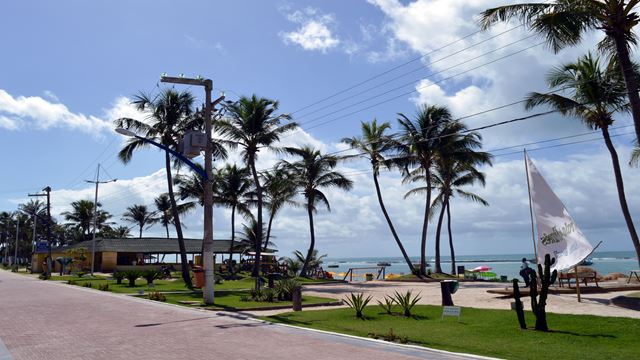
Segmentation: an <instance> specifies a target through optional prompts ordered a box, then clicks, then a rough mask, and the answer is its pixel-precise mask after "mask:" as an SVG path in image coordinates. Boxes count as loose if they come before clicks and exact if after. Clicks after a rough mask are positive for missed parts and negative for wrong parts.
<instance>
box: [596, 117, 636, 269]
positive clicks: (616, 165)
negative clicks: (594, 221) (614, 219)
mask: <svg viewBox="0 0 640 360" xmlns="http://www.w3.org/2000/svg"><path fill="white" fill-rule="evenodd" d="M602 136H603V137H604V142H605V144H606V145H607V149H609V153H611V162H612V163H613V173H614V174H615V177H616V186H617V188H618V199H619V200H620V207H621V208H622V215H623V216H624V221H625V222H626V223H627V228H628V229H629V235H630V236H631V242H633V247H634V248H635V250H636V255H637V258H638V263H639V264H640V240H638V233H637V232H636V228H635V226H634V225H633V219H632V218H631V213H630V212H629V206H628V205H627V197H626V195H625V193H624V183H623V181H622V172H621V171H620V161H619V159H618V153H617V152H616V148H615V147H614V146H613V143H612V142H611V137H610V135H609V128H608V127H606V126H605V127H603V128H602Z"/></svg>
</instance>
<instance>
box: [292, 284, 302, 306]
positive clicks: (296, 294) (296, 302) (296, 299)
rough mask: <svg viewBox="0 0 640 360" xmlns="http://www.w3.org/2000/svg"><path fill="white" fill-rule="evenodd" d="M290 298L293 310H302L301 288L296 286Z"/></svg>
mask: <svg viewBox="0 0 640 360" xmlns="http://www.w3.org/2000/svg"><path fill="white" fill-rule="evenodd" d="M291 300H292V302H293V311H302V288H301V287H297V288H296V289H295V290H293V294H291Z"/></svg>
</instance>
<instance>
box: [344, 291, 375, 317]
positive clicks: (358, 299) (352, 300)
mask: <svg viewBox="0 0 640 360" xmlns="http://www.w3.org/2000/svg"><path fill="white" fill-rule="evenodd" d="M369 301H371V296H367V297H366V298H365V297H364V294H363V293H359V294H354V293H351V295H350V297H348V298H345V299H344V302H345V303H347V305H348V306H349V307H350V308H352V309H353V310H355V312H356V317H357V318H358V319H364V316H363V315H362V310H364V308H365V307H366V306H367V304H369Z"/></svg>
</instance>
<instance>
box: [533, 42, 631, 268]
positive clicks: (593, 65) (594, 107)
mask: <svg viewBox="0 0 640 360" xmlns="http://www.w3.org/2000/svg"><path fill="white" fill-rule="evenodd" d="M547 83H548V84H549V87H551V88H560V89H565V90H566V91H567V92H569V95H568V96H563V95H560V94H540V93H535V92H534V93H531V94H530V95H529V97H528V98H527V102H526V108H527V109H531V108H534V107H536V106H540V105H546V106H550V107H551V108H553V109H555V110H557V111H558V112H560V113H561V114H563V115H565V116H570V117H574V118H577V119H579V120H580V121H582V122H583V123H584V124H585V125H586V126H588V127H589V128H591V129H594V130H595V129H600V130H601V132H602V137H603V138H604V143H605V145H606V146H607V149H608V150H609V154H610V155H611V162H612V163H613V173H614V175H615V179H616V186H617V188H618V200H619V201H620V207H621V208H622V214H623V216H624V220H625V222H626V224H627V229H628V230H629V235H630V236H631V241H632V242H633V246H634V247H635V250H636V254H637V255H638V259H639V261H640V240H639V239H638V233H637V232H636V228H635V225H634V224H633V219H632V218H631V213H630V212H629V206H628V205H627V198H626V195H625V191H624V183H623V180H622V171H621V170H620V160H619V159H618V153H617V151H616V148H615V146H614V145H613V142H612V141H611V136H610V134H609V127H610V126H611V125H612V124H613V121H614V119H613V115H614V114H615V113H617V112H624V111H627V109H628V105H627V98H626V96H625V92H624V89H625V83H624V81H623V79H622V76H621V74H620V69H619V67H618V66H617V64H616V61H615V59H612V60H611V61H609V63H608V64H606V65H603V64H601V63H600V60H599V59H597V58H594V57H593V56H591V54H587V55H585V56H583V57H581V58H579V59H578V60H577V61H576V62H573V63H568V64H565V65H562V66H560V67H557V68H554V69H552V70H551V71H550V72H549V74H548V76H547Z"/></svg>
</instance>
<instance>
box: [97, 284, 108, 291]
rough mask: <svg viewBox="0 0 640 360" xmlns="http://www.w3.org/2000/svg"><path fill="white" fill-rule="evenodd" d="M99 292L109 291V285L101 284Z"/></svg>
mask: <svg viewBox="0 0 640 360" xmlns="http://www.w3.org/2000/svg"><path fill="white" fill-rule="evenodd" d="M98 290H100V291H109V284H100V285H98Z"/></svg>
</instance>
